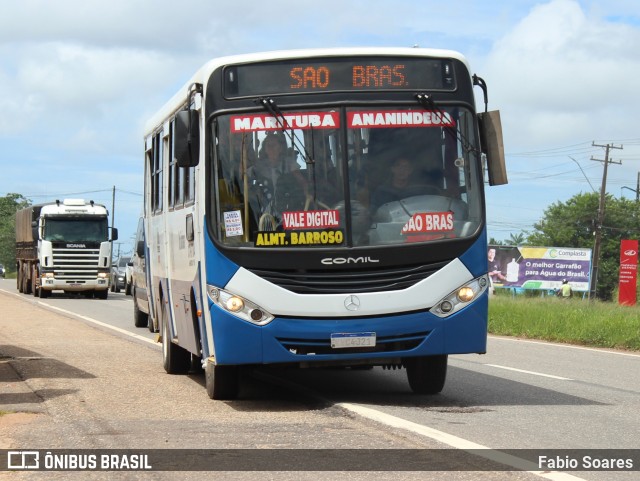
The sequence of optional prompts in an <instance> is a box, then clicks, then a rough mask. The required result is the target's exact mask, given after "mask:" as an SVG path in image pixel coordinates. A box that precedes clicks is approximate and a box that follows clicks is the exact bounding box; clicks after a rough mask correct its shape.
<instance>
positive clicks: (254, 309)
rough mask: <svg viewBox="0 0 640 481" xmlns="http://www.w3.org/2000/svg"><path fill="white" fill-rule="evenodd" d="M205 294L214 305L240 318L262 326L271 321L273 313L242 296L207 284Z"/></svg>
mask: <svg viewBox="0 0 640 481" xmlns="http://www.w3.org/2000/svg"><path fill="white" fill-rule="evenodd" d="M207 294H208V295H209V299H211V302H213V303H214V304H215V305H216V306H218V307H220V308H221V309H223V310H225V311H227V312H229V313H231V314H233V315H234V316H236V317H239V318H240V319H242V320H245V321H248V322H250V323H252V324H256V325H258V326H264V325H265V324H269V323H270V322H271V321H273V318H274V317H273V315H271V314H269V313H268V312H267V311H265V310H264V309H262V308H261V307H260V306H258V305H257V304H254V303H253V302H251V301H249V300H247V299H245V298H244V297H241V296H238V295H236V294H233V293H231V292H228V291H225V290H224V289H219V288H218V287H215V286H207Z"/></svg>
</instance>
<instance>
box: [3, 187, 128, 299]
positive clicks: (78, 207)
mask: <svg viewBox="0 0 640 481" xmlns="http://www.w3.org/2000/svg"><path fill="white" fill-rule="evenodd" d="M108 216H109V212H108V210H107V209H106V207H105V206H104V205H101V204H96V203H95V202H93V201H92V200H90V201H85V200H84V199H64V200H63V201H62V202H61V201H60V200H56V201H55V202H50V203H44V204H37V205H32V206H29V207H25V208H24V209H20V210H18V211H17V212H16V270H17V288H18V291H19V292H21V293H25V294H33V295H34V296H36V297H42V298H44V297H49V296H50V295H51V292H52V291H54V290H62V291H64V292H66V293H69V292H82V293H83V294H84V295H85V297H87V298H93V297H95V298H97V299H106V298H107V296H108V293H109V277H110V272H111V247H112V242H113V241H115V240H117V239H118V230H117V229H115V228H113V227H111V239H110V238H109V225H108Z"/></svg>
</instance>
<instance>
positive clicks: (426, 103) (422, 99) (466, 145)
mask: <svg viewBox="0 0 640 481" xmlns="http://www.w3.org/2000/svg"><path fill="white" fill-rule="evenodd" d="M416 100H417V101H418V103H419V104H420V105H421V106H422V108H423V109H425V110H431V111H434V112H437V113H438V114H440V116H441V117H442V118H443V119H445V118H447V117H448V116H449V114H448V113H447V112H445V111H444V110H442V109H441V108H439V107H438V106H437V105H436V104H435V102H434V101H433V98H432V97H431V95H428V94H420V93H418V94H416ZM444 131H445V132H447V134H448V135H450V136H452V137H453V139H454V140H457V141H460V143H461V144H462V148H463V149H464V150H465V152H476V153H477V154H479V153H480V152H479V151H478V149H476V148H475V147H474V146H473V145H472V144H471V142H469V140H468V139H467V138H466V137H465V136H464V135H462V132H460V130H459V129H456V128H455V127H445V128H444Z"/></svg>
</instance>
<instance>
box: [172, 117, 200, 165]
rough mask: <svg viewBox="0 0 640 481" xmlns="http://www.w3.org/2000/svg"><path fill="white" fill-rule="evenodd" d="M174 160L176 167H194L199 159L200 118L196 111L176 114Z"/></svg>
mask: <svg viewBox="0 0 640 481" xmlns="http://www.w3.org/2000/svg"><path fill="white" fill-rule="evenodd" d="M175 122H176V124H175V130H174V135H175V139H174V145H175V154H174V155H175V158H176V163H177V164H178V167H195V166H196V165H198V161H199V159H200V118H199V115H198V112H197V111H196V110H191V109H189V110H181V111H179V112H178V113H177V114H176V121H175Z"/></svg>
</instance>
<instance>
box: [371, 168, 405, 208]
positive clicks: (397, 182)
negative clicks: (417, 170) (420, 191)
mask: <svg viewBox="0 0 640 481" xmlns="http://www.w3.org/2000/svg"><path fill="white" fill-rule="evenodd" d="M390 171H391V172H390V173H391V175H390V176H388V177H387V179H388V180H387V181H386V182H385V183H383V184H381V185H380V186H378V187H377V188H375V189H374V191H373V193H372V194H371V211H372V212H375V211H376V210H377V209H378V208H379V207H380V206H382V205H384V204H386V203H388V202H394V201H397V200H400V199H403V198H405V197H408V190H407V189H409V188H410V187H411V186H412V185H414V184H413V178H412V174H413V165H412V164H411V161H410V160H409V159H407V158H406V157H397V158H396V159H395V160H394V161H393V163H392V164H391V169H390Z"/></svg>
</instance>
